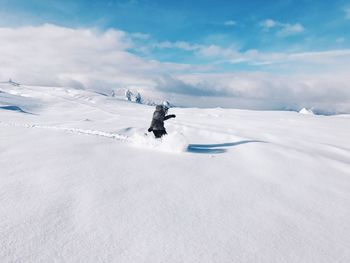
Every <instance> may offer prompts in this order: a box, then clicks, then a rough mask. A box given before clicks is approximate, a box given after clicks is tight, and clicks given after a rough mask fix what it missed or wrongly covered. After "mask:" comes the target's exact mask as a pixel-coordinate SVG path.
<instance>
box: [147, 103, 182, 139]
mask: <svg viewBox="0 0 350 263" xmlns="http://www.w3.org/2000/svg"><path fill="white" fill-rule="evenodd" d="M168 109H169V107H168V105H167V104H165V103H164V104H163V105H157V106H156V110H155V111H154V113H153V118H152V123H151V126H150V127H149V128H148V132H153V134H154V137H156V138H161V137H162V136H163V135H165V134H167V132H166V130H165V127H164V121H166V120H168V119H170V118H175V117H176V115H175V114H170V115H166V114H167V112H168Z"/></svg>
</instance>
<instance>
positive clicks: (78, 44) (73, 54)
mask: <svg viewBox="0 0 350 263" xmlns="http://www.w3.org/2000/svg"><path fill="white" fill-rule="evenodd" d="M140 37H141V39H144V38H147V37H146V36H143V35H139V36H137V35H136V36H135V35H132V34H129V33H127V32H123V31H120V30H107V31H99V30H94V29H72V28H65V27H59V26H54V25H43V26H37V27H19V28H0V81H1V80H7V79H8V78H12V79H13V80H15V81H19V82H21V83H24V84H32V85H50V86H60V85H70V86H76V87H85V88H94V89H101V88H111V87H113V88H118V87H126V86H134V87H141V88H142V89H144V92H145V93H146V94H147V92H148V94H156V95H154V96H158V98H169V99H171V100H173V101H174V102H175V103H179V104H182V105H187V106H191V105H192V106H193V105H197V106H226V107H238V108H239V107H243V108H255V109H277V108H293V107H296V108H297V107H299V106H302V107H310V108H311V107H314V108H316V109H323V110H336V111H348V112H350V89H349V88H348V87H349V86H348V83H350V77H349V76H348V75H349V74H348V71H349V70H350V65H349V64H350V63H349V61H350V59H349V57H350V50H347V49H345V50H335V51H326V52H307V53H261V52H259V51H257V50H249V51H246V52H240V51H239V50H237V49H236V48H234V47H230V48H223V47H220V46H217V45H209V46H205V45H199V44H190V43H187V42H183V41H178V42H162V43H159V44H158V46H159V47H158V48H178V49H183V50H188V51H190V52H194V54H196V55H197V56H205V57H207V58H213V62H215V61H226V62H231V63H238V62H243V61H244V62H245V63H248V64H259V63H260V64H266V65H273V64H275V63H283V64H285V65H290V64H296V65H300V68H301V70H299V71H296V73H293V74H289V75H288V74H284V75H282V74H278V73H275V74H272V73H270V74H267V73H259V72H251V73H225V74H223V73H221V74H220V73H215V74H214V73H208V71H207V70H208V68H210V65H209V66H208V67H206V66H194V65H186V64H176V63H164V62H163V63H162V62H159V61H156V60H146V59H143V58H141V57H138V56H136V55H134V54H132V53H130V52H129V51H128V50H129V49H131V48H133V47H134V45H135V43H134V42H133V40H134V39H135V38H137V39H140ZM321 64H324V65H327V68H326V69H325V70H322V71H321V72H320V73H318V74H316V73H313V74H309V75H307V74H301V73H300V72H304V71H305V68H306V65H310V67H311V68H315V67H316V66H317V67H319V65H321ZM219 69H220V68H215V70H216V72H218V70H219ZM205 72H206V73H205ZM298 72H299V73H298ZM194 97H195V99H194Z"/></svg>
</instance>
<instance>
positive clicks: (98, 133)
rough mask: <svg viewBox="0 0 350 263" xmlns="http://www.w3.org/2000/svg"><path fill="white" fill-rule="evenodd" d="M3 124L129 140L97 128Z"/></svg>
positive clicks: (3, 124) (0, 122) (123, 136)
mask: <svg viewBox="0 0 350 263" xmlns="http://www.w3.org/2000/svg"><path fill="white" fill-rule="evenodd" d="M0 124H1V125H2V126H12V127H23V128H37V129H48V130H61V131H65V132H69V133H74V134H83V135H93V136H101V137H107V138H111V139H117V140H119V141H127V140H128V136H125V135H122V134H118V133H110V132H105V131H97V130H84V129H79V128H66V127H57V126H46V125H37V124H19V123H5V122H2V121H0Z"/></svg>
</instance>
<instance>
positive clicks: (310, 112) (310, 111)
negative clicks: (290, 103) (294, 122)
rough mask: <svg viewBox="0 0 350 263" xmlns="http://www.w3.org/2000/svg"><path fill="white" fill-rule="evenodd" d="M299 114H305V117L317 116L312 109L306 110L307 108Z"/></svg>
mask: <svg viewBox="0 0 350 263" xmlns="http://www.w3.org/2000/svg"><path fill="white" fill-rule="evenodd" d="M299 113H301V114H305V115H315V114H314V112H313V111H312V110H311V109H306V108H302V109H301V110H300V111H299Z"/></svg>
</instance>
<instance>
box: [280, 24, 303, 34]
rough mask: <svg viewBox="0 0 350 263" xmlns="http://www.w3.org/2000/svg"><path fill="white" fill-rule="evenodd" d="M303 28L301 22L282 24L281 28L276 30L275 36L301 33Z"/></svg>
mask: <svg viewBox="0 0 350 263" xmlns="http://www.w3.org/2000/svg"><path fill="white" fill-rule="evenodd" d="M304 30H305V28H304V27H303V25H302V24H300V23H296V24H284V25H283V26H282V29H281V30H279V31H278V32H277V36H280V37H285V36H290V35H295V34H298V33H301V32H303V31H304Z"/></svg>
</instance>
